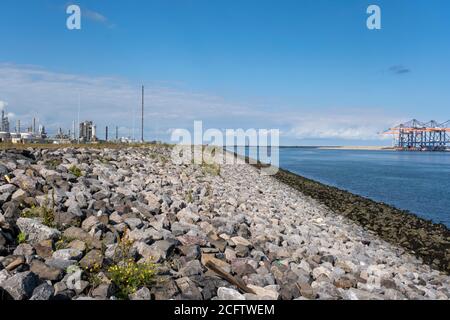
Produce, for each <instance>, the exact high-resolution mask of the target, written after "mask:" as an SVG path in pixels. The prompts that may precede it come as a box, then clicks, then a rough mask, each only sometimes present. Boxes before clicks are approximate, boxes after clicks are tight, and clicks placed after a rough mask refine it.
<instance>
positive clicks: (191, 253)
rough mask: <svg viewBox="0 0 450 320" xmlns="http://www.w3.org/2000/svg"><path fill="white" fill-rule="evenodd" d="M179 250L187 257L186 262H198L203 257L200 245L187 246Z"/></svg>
mask: <svg viewBox="0 0 450 320" xmlns="http://www.w3.org/2000/svg"><path fill="white" fill-rule="evenodd" d="M178 250H180V252H181V253H182V254H183V255H184V256H185V257H186V260H188V261H190V260H196V259H199V258H200V256H201V251H200V246H198V245H195V244H193V245H187V246H180V247H178Z"/></svg>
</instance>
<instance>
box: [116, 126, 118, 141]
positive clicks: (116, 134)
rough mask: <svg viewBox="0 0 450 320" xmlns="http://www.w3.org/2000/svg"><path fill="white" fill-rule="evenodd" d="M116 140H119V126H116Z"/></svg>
mask: <svg viewBox="0 0 450 320" xmlns="http://www.w3.org/2000/svg"><path fill="white" fill-rule="evenodd" d="M116 141H119V126H116Z"/></svg>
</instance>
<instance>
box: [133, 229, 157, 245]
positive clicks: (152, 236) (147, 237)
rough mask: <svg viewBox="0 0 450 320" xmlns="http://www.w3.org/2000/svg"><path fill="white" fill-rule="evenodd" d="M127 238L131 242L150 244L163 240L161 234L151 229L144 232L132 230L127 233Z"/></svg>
mask: <svg viewBox="0 0 450 320" xmlns="http://www.w3.org/2000/svg"><path fill="white" fill-rule="evenodd" d="M127 237H128V239H130V240H132V241H143V242H152V241H157V240H162V239H163V235H162V233H161V232H159V231H157V230H155V229H153V228H147V229H145V230H139V229H135V230H132V231H130V232H128V233H127Z"/></svg>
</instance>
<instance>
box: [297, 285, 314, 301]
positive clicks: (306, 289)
mask: <svg viewBox="0 0 450 320" xmlns="http://www.w3.org/2000/svg"><path fill="white" fill-rule="evenodd" d="M299 287H300V294H301V295H302V296H303V297H305V298H307V299H315V298H316V296H317V294H316V293H315V292H314V290H313V288H312V287H311V286H310V285H309V284H307V283H300V284H299Z"/></svg>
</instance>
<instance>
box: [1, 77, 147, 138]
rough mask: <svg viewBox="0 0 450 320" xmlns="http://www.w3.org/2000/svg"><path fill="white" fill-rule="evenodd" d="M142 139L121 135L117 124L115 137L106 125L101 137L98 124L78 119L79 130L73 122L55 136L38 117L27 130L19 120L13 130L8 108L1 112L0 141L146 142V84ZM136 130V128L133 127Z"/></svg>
mask: <svg viewBox="0 0 450 320" xmlns="http://www.w3.org/2000/svg"><path fill="white" fill-rule="evenodd" d="M141 108H142V110H141V116H142V119H141V140H139V141H136V140H135V139H134V138H132V137H119V127H118V126H115V132H114V133H115V134H114V136H115V137H113V138H112V137H111V135H110V127H109V126H105V131H104V132H105V133H104V139H100V138H99V135H98V134H99V133H98V130H97V125H96V124H95V123H94V122H93V121H90V120H86V121H82V122H80V121H78V132H77V126H76V122H75V121H73V122H72V129H68V130H63V128H59V129H58V130H57V133H56V134H55V135H54V136H51V137H50V136H49V135H48V134H47V132H46V130H45V127H44V126H43V125H42V124H38V125H37V122H38V121H36V118H33V119H32V122H31V125H30V126H29V127H27V128H26V129H25V130H23V129H22V127H21V121H20V120H17V122H16V127H15V129H14V130H13V131H12V130H11V127H10V120H9V118H8V116H7V113H6V110H5V109H3V110H2V113H1V119H0V120H1V122H0V143H1V142H4V143H13V144H28V143H52V144H70V143H82V144H89V143H101V142H114V143H134V142H144V86H142V104H141ZM133 131H134V129H133Z"/></svg>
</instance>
